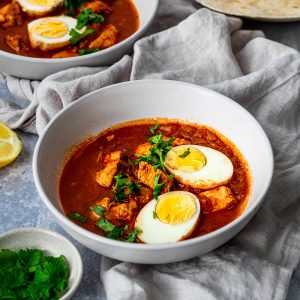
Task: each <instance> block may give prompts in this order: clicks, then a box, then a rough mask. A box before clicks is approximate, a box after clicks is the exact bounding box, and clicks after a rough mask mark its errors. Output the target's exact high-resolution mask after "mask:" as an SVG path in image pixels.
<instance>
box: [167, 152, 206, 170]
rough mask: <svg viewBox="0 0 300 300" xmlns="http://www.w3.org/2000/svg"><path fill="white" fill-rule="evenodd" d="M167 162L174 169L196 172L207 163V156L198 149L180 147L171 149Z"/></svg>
mask: <svg viewBox="0 0 300 300" xmlns="http://www.w3.org/2000/svg"><path fill="white" fill-rule="evenodd" d="M165 163H166V165H167V166H169V167H170V168H171V169H173V170H178V171H183V172H194V171H198V170H200V169H201V168H203V167H204V166H205V165H206V158H205V155H204V154H203V153H202V152H201V151H200V150H198V149H195V148H192V147H186V148H184V147H180V148H176V149H172V150H170V152H169V153H168V155H167V157H166V161H165Z"/></svg>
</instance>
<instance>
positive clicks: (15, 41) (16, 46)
mask: <svg viewBox="0 0 300 300" xmlns="http://www.w3.org/2000/svg"><path fill="white" fill-rule="evenodd" d="M4 40H5V43H6V44H7V45H8V46H9V47H10V48H12V49H13V50H14V51H16V52H17V53H20V51H21V45H22V36H21V35H20V34H13V35H7V36H5V38H4Z"/></svg>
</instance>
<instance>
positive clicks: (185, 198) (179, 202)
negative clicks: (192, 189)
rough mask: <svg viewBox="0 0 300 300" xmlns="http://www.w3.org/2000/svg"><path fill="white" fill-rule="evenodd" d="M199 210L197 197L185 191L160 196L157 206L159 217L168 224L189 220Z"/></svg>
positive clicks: (156, 210)
mask: <svg viewBox="0 0 300 300" xmlns="http://www.w3.org/2000/svg"><path fill="white" fill-rule="evenodd" d="M196 211H197V205H196V203H195V199H193V198H192V197H191V196H189V195H187V194H184V193H171V194H166V195H162V196H160V199H159V200H158V202H157V204H156V208H155V212H156V216H157V217H158V219H159V220H160V221H162V222H164V223H166V224H172V225H175V224H181V223H185V222H187V221H188V220H189V219H190V218H192V217H193V216H194V214H195V213H196Z"/></svg>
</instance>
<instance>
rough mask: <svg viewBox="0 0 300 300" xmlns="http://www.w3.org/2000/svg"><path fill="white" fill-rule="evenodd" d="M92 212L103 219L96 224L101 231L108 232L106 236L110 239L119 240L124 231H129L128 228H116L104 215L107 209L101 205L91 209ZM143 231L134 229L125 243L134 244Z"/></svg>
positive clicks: (137, 228)
mask: <svg viewBox="0 0 300 300" xmlns="http://www.w3.org/2000/svg"><path fill="white" fill-rule="evenodd" d="M90 210H92V211H94V212H95V213H96V214H97V215H99V216H100V217H101V218H100V220H99V221H97V222H96V223H95V224H96V226H98V227H99V228H100V229H102V230H103V231H105V232H106V236H107V237H108V238H110V239H118V238H120V237H121V236H122V235H123V233H124V231H125V230H127V229H128V227H127V226H119V227H118V226H115V225H114V224H112V223H111V222H109V221H108V220H107V219H106V218H105V215H104V211H105V208H104V207H103V206H101V205H96V206H95V207H90ZM141 232H142V230H141V229H140V228H139V227H136V228H134V230H133V231H132V232H130V233H129V234H128V235H127V236H126V238H124V239H123V241H124V242H128V243H133V242H135V240H136V238H137V236H138V234H139V233H141Z"/></svg>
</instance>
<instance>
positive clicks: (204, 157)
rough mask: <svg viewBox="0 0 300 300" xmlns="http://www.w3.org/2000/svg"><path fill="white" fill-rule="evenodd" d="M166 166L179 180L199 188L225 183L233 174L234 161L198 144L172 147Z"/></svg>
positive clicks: (166, 159)
mask: <svg viewBox="0 0 300 300" xmlns="http://www.w3.org/2000/svg"><path fill="white" fill-rule="evenodd" d="M165 167H166V169H167V170H168V171H169V172H170V173H171V174H172V175H174V177H175V178H176V179H177V180H178V181H179V182H181V183H183V184H185V185H189V186H191V187H193V188H199V189H211V188H214V187H217V186H220V185H224V184H226V183H228V182H229V181H230V180H231V177H232V175H233V165H232V162H231V160H230V159H229V158H228V157H227V156H226V155H224V154H223V153H222V152H220V151H217V150H215V149H212V148H209V147H204V146H198V145H182V146H177V147H174V148H172V149H171V150H170V151H169V152H168V153H167V155H166V158H165Z"/></svg>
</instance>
